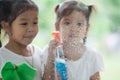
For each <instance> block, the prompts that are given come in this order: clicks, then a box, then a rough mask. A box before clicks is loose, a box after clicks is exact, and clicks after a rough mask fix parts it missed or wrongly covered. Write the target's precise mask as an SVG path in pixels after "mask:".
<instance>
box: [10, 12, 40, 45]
mask: <svg viewBox="0 0 120 80" xmlns="http://www.w3.org/2000/svg"><path fill="white" fill-rule="evenodd" d="M37 32H38V12H37V11H35V10H28V11H25V12H23V13H22V14H20V15H19V16H18V17H17V18H16V19H15V20H14V21H13V23H12V25H11V28H10V32H9V33H10V34H9V37H10V41H11V42H13V43H14V42H15V43H19V44H23V45H28V44H30V43H31V42H32V40H33V39H34V37H35V36H36V34H37Z"/></svg>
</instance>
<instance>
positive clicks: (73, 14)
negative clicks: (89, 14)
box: [63, 10, 85, 19]
mask: <svg viewBox="0 0 120 80" xmlns="http://www.w3.org/2000/svg"><path fill="white" fill-rule="evenodd" d="M63 18H76V19H84V18H85V15H84V14H83V12H82V11H77V10H74V11H72V12H71V14H69V15H65V16H63Z"/></svg>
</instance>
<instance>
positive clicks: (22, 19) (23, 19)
mask: <svg viewBox="0 0 120 80" xmlns="http://www.w3.org/2000/svg"><path fill="white" fill-rule="evenodd" d="M20 20H21V21H27V20H29V19H27V18H21V19H20ZM33 20H38V17H36V18H34V19H33Z"/></svg>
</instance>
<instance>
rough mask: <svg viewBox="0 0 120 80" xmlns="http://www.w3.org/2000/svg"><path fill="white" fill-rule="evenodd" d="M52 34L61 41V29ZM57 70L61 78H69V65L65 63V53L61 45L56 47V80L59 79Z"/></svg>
mask: <svg viewBox="0 0 120 80" xmlns="http://www.w3.org/2000/svg"><path fill="white" fill-rule="evenodd" d="M52 36H53V37H54V38H55V39H56V40H58V41H59V42H61V41H60V40H61V39H60V34H59V31H54V32H52ZM57 72H58V74H59V76H60V79H61V80H68V75H67V67H66V63H65V58H64V53H63V49H62V47H61V45H59V46H58V47H57V48H56V58H55V80H58V77H57Z"/></svg>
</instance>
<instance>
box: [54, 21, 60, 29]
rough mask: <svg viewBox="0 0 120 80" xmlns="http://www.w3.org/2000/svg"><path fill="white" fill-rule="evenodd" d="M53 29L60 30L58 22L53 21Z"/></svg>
mask: <svg viewBox="0 0 120 80" xmlns="http://www.w3.org/2000/svg"><path fill="white" fill-rule="evenodd" d="M55 30H56V31H59V30H60V28H59V23H58V22H56V23H55Z"/></svg>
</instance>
